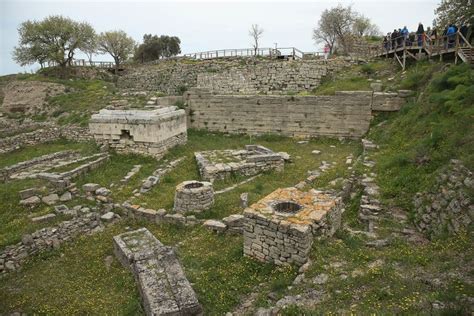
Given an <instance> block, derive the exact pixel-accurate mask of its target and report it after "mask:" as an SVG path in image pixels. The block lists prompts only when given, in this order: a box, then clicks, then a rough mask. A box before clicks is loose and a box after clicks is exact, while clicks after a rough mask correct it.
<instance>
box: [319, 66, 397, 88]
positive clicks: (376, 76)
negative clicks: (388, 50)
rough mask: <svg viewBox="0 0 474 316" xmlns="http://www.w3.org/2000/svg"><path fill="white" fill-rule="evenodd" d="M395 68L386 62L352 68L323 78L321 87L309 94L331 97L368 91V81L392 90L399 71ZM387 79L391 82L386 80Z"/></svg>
mask: <svg viewBox="0 0 474 316" xmlns="http://www.w3.org/2000/svg"><path fill="white" fill-rule="evenodd" d="M396 67H397V66H396V65H395V64H394V63H393V62H392V61H386V60H378V61H373V62H371V63H367V64H362V65H356V66H352V67H350V68H346V69H343V70H342V71H339V72H337V73H334V74H333V75H331V76H328V77H325V78H324V79H323V80H322V83H321V85H320V86H319V87H317V88H315V89H314V90H313V91H311V94H315V95H333V94H335V92H336V91H359V90H362V91H364V90H365V91H370V90H371V88H370V83H371V81H370V80H381V81H382V83H383V85H384V86H386V87H387V88H388V89H393V88H394V83H395V82H396V81H397V80H396V79H395V78H396V77H397V76H400V71H399V69H398V68H396ZM394 76H395V77H394ZM391 77H394V78H393V79H392V78H391ZM389 78H391V79H392V80H388V79H389Z"/></svg>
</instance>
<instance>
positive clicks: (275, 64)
mask: <svg viewBox="0 0 474 316" xmlns="http://www.w3.org/2000/svg"><path fill="white" fill-rule="evenodd" d="M353 62H355V61H353V60H352V59H345V58H336V59H331V60H330V61H328V62H327V63H325V62H324V61H321V60H295V61H285V60H273V59H253V58H229V59H221V60H205V61H187V60H183V61H166V62H162V63H160V64H158V65H144V66H139V67H135V68H130V69H128V70H127V71H126V73H125V74H124V75H123V76H121V77H120V78H119V80H118V82H117V85H118V87H119V88H120V89H125V90H134V91H161V92H164V93H166V94H181V93H183V91H184V90H186V89H188V88H192V87H205V88H208V89H210V90H211V91H212V92H214V93H216V94H229V93H234V94H235V93H245V94H249V93H250V94H255V93H282V91H283V93H286V92H288V91H295V92H297V91H302V90H310V89H313V88H315V87H317V86H318V85H319V83H320V81H321V78H322V77H323V76H325V75H326V74H327V73H329V72H332V71H334V70H338V69H341V68H342V67H345V66H348V65H351V64H352V63H353ZM278 90H280V91H278Z"/></svg>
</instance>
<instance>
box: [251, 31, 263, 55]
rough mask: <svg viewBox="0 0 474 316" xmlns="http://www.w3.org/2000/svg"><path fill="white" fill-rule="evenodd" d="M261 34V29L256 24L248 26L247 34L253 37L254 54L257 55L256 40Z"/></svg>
mask: <svg viewBox="0 0 474 316" xmlns="http://www.w3.org/2000/svg"><path fill="white" fill-rule="evenodd" d="M262 34H263V29H262V28H261V27H259V26H258V24H252V27H251V28H250V31H249V36H250V37H252V39H253V42H254V43H253V49H254V52H255V56H257V51H258V41H259V39H260V37H262Z"/></svg>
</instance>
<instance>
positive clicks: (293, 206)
mask: <svg viewBox="0 0 474 316" xmlns="http://www.w3.org/2000/svg"><path fill="white" fill-rule="evenodd" d="M301 208H302V207H301V205H299V204H298V203H295V202H291V201H281V202H277V203H275V204H274V205H273V209H274V210H275V212H278V213H284V214H296V213H298V212H299V211H300V210H301Z"/></svg>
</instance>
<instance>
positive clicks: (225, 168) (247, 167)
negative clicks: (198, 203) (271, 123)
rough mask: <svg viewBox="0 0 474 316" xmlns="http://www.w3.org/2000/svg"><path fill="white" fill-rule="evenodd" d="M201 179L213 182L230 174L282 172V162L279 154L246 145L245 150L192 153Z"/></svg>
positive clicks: (264, 148) (246, 174) (258, 146)
mask: <svg viewBox="0 0 474 316" xmlns="http://www.w3.org/2000/svg"><path fill="white" fill-rule="evenodd" d="M194 156H195V158H196V161H197V164H198V168H199V173H200V175H201V178H203V179H205V180H208V181H214V180H222V179H225V178H227V177H230V176H231V175H232V174H237V175H243V176H253V175H255V174H258V173H260V172H263V171H269V170H276V171H282V170H283V168H284V160H283V158H282V156H281V154H279V153H274V152H273V151H271V150H270V149H268V148H266V147H263V146H260V145H246V146H245V150H213V151H203V152H196V153H194Z"/></svg>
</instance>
